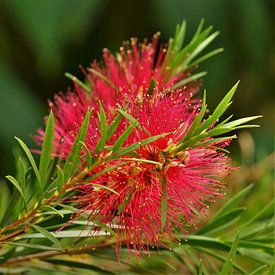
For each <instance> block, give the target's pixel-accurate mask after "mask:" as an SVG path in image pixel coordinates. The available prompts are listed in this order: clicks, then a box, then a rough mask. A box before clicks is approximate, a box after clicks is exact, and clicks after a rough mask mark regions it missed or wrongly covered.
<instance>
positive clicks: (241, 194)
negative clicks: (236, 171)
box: [215, 184, 254, 218]
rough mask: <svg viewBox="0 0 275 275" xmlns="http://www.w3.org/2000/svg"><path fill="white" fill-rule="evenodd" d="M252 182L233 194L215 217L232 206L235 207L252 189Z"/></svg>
mask: <svg viewBox="0 0 275 275" xmlns="http://www.w3.org/2000/svg"><path fill="white" fill-rule="evenodd" d="M253 186H254V184H250V185H248V186H247V187H245V188H244V189H242V190H241V191H240V192H238V193H237V194H236V195H235V196H233V197H232V198H231V199H230V200H229V201H227V202H226V204H225V205H224V206H223V207H222V208H221V209H220V210H219V211H218V212H217V213H216V215H215V218H217V217H219V216H221V215H223V214H225V213H226V212H228V211H230V210H231V209H233V208H234V207H236V206H237V205H238V204H239V203H240V202H241V201H242V199H243V198H244V197H246V196H247V195H248V193H249V192H250V191H251V190H252V188H253Z"/></svg>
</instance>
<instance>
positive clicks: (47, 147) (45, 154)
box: [39, 111, 54, 186]
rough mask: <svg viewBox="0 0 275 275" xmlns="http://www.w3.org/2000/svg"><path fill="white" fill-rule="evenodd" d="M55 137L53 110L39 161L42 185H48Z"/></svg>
mask: <svg viewBox="0 0 275 275" xmlns="http://www.w3.org/2000/svg"><path fill="white" fill-rule="evenodd" d="M53 138H54V118H53V113H52V111H51V112H50V114H49V117H48V122H47V126H46V130H45V135H44V140H43V145H42V149H41V155H40V163H39V174H40V178H41V184H42V186H44V185H46V183H47V179H48V174H49V164H50V162H51V153H52V144H53Z"/></svg>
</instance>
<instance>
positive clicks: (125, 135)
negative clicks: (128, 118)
mask: <svg viewBox="0 0 275 275" xmlns="http://www.w3.org/2000/svg"><path fill="white" fill-rule="evenodd" d="M135 127H136V125H135V124H131V125H130V126H129V127H128V128H127V129H126V130H125V131H124V132H123V133H122V135H121V136H120V137H119V138H118V139H117V141H116V142H115V144H114V146H113V148H112V153H115V152H116V151H117V150H119V149H120V147H121V146H122V145H123V143H124V142H125V140H126V139H127V138H128V137H129V135H130V134H131V133H132V131H133V130H134V128H135Z"/></svg>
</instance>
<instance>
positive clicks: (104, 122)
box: [95, 103, 107, 153]
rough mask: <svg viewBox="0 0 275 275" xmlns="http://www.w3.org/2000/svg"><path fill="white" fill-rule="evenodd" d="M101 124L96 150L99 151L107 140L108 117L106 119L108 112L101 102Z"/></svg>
mask: <svg viewBox="0 0 275 275" xmlns="http://www.w3.org/2000/svg"><path fill="white" fill-rule="evenodd" d="M99 109H100V112H99V115H98V116H99V126H100V139H99V141H98V143H97V145H96V148H95V152H96V153H98V152H100V151H101V150H102V149H103V148H104V146H105V144H106V141H107V119H106V113H105V111H104V109H103V106H102V104H101V103H99Z"/></svg>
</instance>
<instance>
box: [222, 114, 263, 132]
mask: <svg viewBox="0 0 275 275" xmlns="http://www.w3.org/2000/svg"><path fill="white" fill-rule="evenodd" d="M261 117H263V116H250V117H244V118H240V119H237V120H233V121H230V122H228V123H226V124H223V125H222V127H227V128H234V129H238V128H239V126H240V125H242V124H245V123H247V122H249V121H252V120H255V119H257V118H261ZM218 126H219V125H218ZM244 126H246V127H247V126H250V127H251V125H244ZM254 126H258V125H254Z"/></svg>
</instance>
